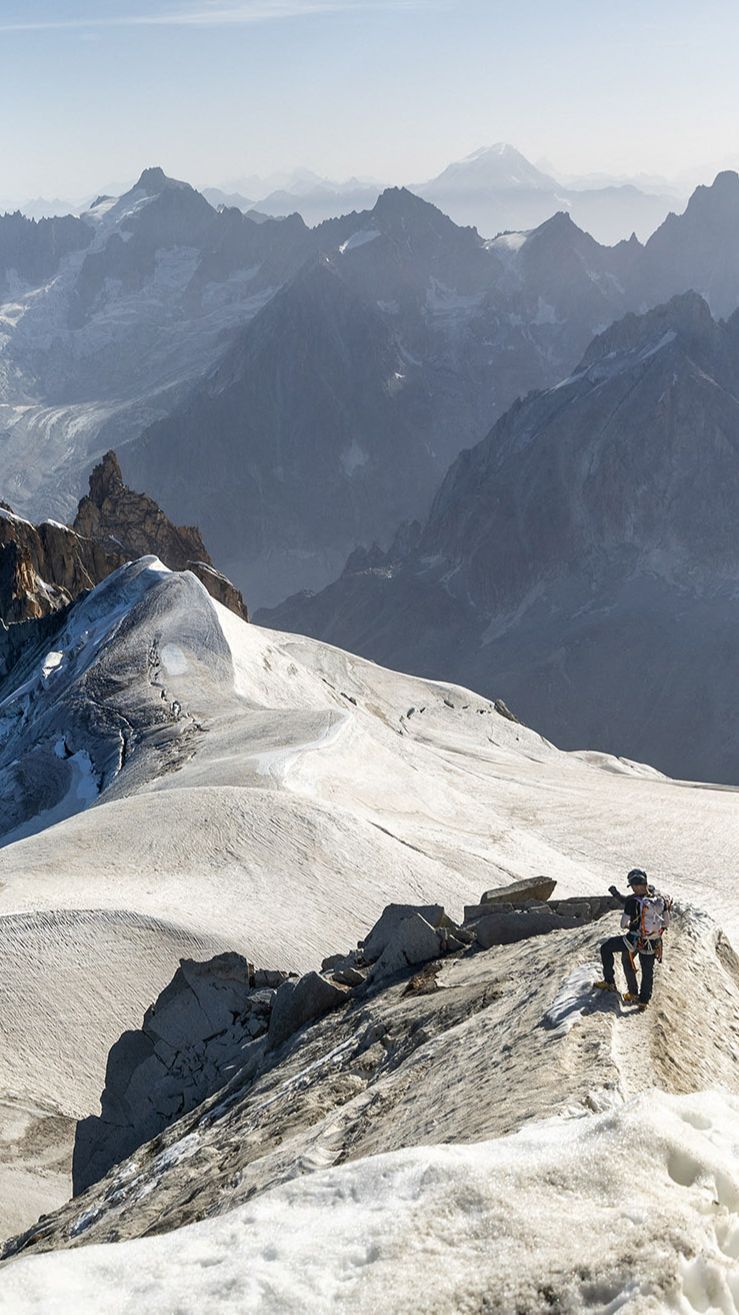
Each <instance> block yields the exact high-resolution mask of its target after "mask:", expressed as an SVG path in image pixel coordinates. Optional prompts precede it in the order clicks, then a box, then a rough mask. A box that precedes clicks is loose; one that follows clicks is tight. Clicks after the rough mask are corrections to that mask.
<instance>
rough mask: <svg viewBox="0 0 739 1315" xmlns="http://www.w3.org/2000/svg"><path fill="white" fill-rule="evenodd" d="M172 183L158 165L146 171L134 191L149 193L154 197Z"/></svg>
mask: <svg viewBox="0 0 739 1315" xmlns="http://www.w3.org/2000/svg"><path fill="white" fill-rule="evenodd" d="M170 181H171V180H170V179H169V178H168V177H167V175H166V174H165V172H164V170H163V169H162V168H161V167H160V166H159V165H158V164H157V165H153V166H152V167H151V168H149V169H144V171H143V172H142V174H141V177H140V178H139V180H138V182H137V183H136V184H135V185H134V187H133V189H132V190H133V191H136V192H138V191H141V192H149V193H151V194H152V195H153V194H154V193H156V192H161V190H162V188H164V187H166V186H167V183H168V182H170Z"/></svg>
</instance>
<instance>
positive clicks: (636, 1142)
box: [0, 1092, 739, 1315]
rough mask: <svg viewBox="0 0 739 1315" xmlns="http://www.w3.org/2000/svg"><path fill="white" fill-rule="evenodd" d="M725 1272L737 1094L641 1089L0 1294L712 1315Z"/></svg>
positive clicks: (89, 1314)
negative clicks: (617, 1100)
mask: <svg viewBox="0 0 739 1315" xmlns="http://www.w3.org/2000/svg"><path fill="white" fill-rule="evenodd" d="M738 1258H739V1099H738V1098H737V1097H736V1096H730V1095H727V1094H725V1093H721V1092H706V1093H701V1094H698V1095H689V1096H671V1097H668V1096H665V1095H663V1094H659V1093H649V1094H642V1095H640V1096H636V1097H634V1098H632V1099H631V1100H630V1101H628V1102H627V1103H626V1104H624V1105H623V1106H621V1107H615V1108H613V1109H606V1110H604V1111H603V1112H601V1113H597V1114H590V1115H587V1116H583V1117H581V1118H570V1119H551V1120H545V1121H542V1122H539V1123H533V1124H529V1125H528V1126H527V1127H525V1128H523V1129H522V1130H521V1131H520V1132H518V1133H515V1134H514V1135H512V1136H509V1137H503V1138H498V1139H497V1140H495V1141H488V1142H482V1143H479V1144H477V1145H467V1146H464V1145H458V1146H434V1147H424V1148H422V1149H413V1150H404V1151H397V1152H395V1153H393V1154H390V1155H379V1156H373V1157H369V1158H367V1159H363V1160H360V1161H359V1162H358V1163H355V1164H349V1165H345V1166H342V1167H340V1168H336V1169H331V1170H328V1171H324V1172H317V1173H312V1174H308V1175H306V1176H305V1177H302V1178H298V1179H297V1180H296V1181H293V1182H290V1183H287V1184H285V1186H283V1187H278V1188H276V1189H275V1190H273V1191H271V1192H268V1193H267V1194H265V1195H263V1196H261V1197H260V1198H258V1199H257V1200H256V1202H255V1203H254V1204H252V1205H247V1206H242V1207H241V1208H239V1209H238V1210H234V1211H232V1212H230V1213H228V1214H226V1215H224V1216H222V1217H220V1218H217V1219H210V1220H206V1221H205V1222H203V1223H200V1224H193V1225H191V1226H190V1227H188V1228H186V1229H181V1230H177V1231H175V1232H172V1233H168V1234H165V1235H164V1236H160V1237H151V1238H145V1239H141V1240H137V1241H135V1242H120V1243H117V1244H114V1245H108V1246H93V1247H88V1248H83V1249H80V1250H74V1251H68V1252H58V1253H49V1254H47V1255H44V1256H40V1257H38V1258H28V1259H23V1258H21V1259H20V1260H18V1261H16V1262H15V1263H13V1264H11V1265H10V1266H9V1267H8V1268H7V1269H6V1270H5V1271H4V1272H3V1275H2V1279H1V1280H0V1290H2V1292H3V1295H4V1298H5V1300H6V1302H8V1303H10V1304H9V1307H8V1308H9V1309H12V1310H13V1311H14V1312H15V1313H16V1315H67V1313H68V1312H69V1311H72V1310H74V1311H75V1313H76V1315H98V1313H99V1312H100V1311H101V1310H105V1311H106V1312H107V1315H141V1312H154V1311H157V1310H164V1309H166V1310H177V1312H178V1313H179V1315H203V1313H204V1312H216V1311H217V1312H219V1315H226V1313H227V1312H234V1315H236V1313H237V1312H239V1313H240V1312H243V1311H247V1310H248V1311H250V1312H255V1315H256V1312H258V1313H259V1315H288V1313H289V1315H302V1313H303V1312H305V1311H308V1310H310V1311H311V1312H313V1313H314V1315H340V1313H341V1312H356V1315H374V1312H375V1311H378V1310H389V1311H395V1312H401V1311H402V1312H410V1311H413V1312H417V1313H418V1315H449V1312H451V1311H454V1312H455V1315H477V1313H478V1312H479V1311H481V1310H485V1311H486V1312H490V1315H507V1313H508V1312H511V1311H526V1312H531V1315H533V1313H534V1312H540V1311H545V1310H548V1309H557V1310H559V1311H562V1312H567V1313H568V1315H575V1312H582V1311H591V1312H595V1311H598V1312H600V1313H601V1315H611V1313H615V1312H616V1311H620V1312H624V1315H641V1312H645V1313H646V1312H649V1311H651V1312H661V1313H664V1312H667V1311H673V1312H681V1313H684V1315H693V1312H695V1311H703V1312H709V1311H710V1312H722V1315H732V1313H733V1312H736V1311H737V1310H739V1269H738V1268H737V1259H738ZM555 1303H556V1304H555Z"/></svg>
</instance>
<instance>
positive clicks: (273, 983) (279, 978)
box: [252, 968, 290, 999]
mask: <svg viewBox="0 0 739 1315" xmlns="http://www.w3.org/2000/svg"><path fill="white" fill-rule="evenodd" d="M289 976H290V973H283V972H279V971H278V970H277V969H273V968H257V971H256V972H255V973H254V985H255V987H257V989H259V988H260V987H262V986H269V987H272V989H273V990H275V991H276V990H277V987H278V986H282V983H283V982H286V981H287V979H288V977H289ZM252 999H253V997H252Z"/></svg>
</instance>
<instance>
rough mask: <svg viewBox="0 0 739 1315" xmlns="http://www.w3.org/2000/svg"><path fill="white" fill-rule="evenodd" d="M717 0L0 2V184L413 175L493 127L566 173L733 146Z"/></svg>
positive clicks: (423, 173)
mask: <svg viewBox="0 0 739 1315" xmlns="http://www.w3.org/2000/svg"><path fill="white" fill-rule="evenodd" d="M738 38H739V6H737V5H736V4H735V3H734V0H704V2H703V4H702V5H701V6H700V7H698V6H696V5H695V4H694V0H691V2H690V3H687V0H642V2H641V3H636V2H635V0H620V2H619V4H618V5H614V4H613V3H612V2H611V0H608V3H605V2H604V0H510V3H509V2H506V3H499V0H148V2H147V3H144V2H143V0H53V2H52V0H0V71H1V74H2V88H3V93H4V94H3V103H4V106H5V108H6V113H5V116H4V121H5V141H4V150H3V169H2V174H0V197H2V198H8V197H12V198H16V199H22V198H23V197H25V196H27V195H28V196H30V195H35V194H38V193H43V194H45V195H47V196H49V195H61V196H77V195H82V194H84V193H86V192H94V191H96V190H98V189H99V188H100V187H103V186H105V185H107V184H110V183H114V182H118V181H121V182H122V181H125V180H127V179H129V178H131V177H134V176H135V175H137V174H138V173H139V172H140V170H141V168H142V167H144V165H146V164H154V163H158V164H162V165H163V167H164V168H165V169H166V170H167V172H168V173H171V174H173V175H175V176H177V177H185V178H188V179H189V180H190V181H193V182H195V183H198V184H201V185H204V184H206V183H219V182H222V181H225V180H229V179H235V178H237V177H239V176H243V175H245V174H249V173H252V172H256V173H269V172H272V171H274V170H279V169H290V168H293V167H295V166H297V165H304V166H306V167H308V168H313V169H315V170H316V171H317V172H319V173H325V174H328V175H331V176H337V177H342V176H346V175H349V174H351V173H363V174H372V175H375V176H376V177H379V178H380V179H382V180H385V181H389V182H397V181H414V180H418V181H420V180H421V179H424V178H426V177H429V176H431V175H433V174H434V173H436V172H438V171H439V170H440V169H441V168H443V167H444V165H445V164H447V163H448V162H449V161H450V160H452V159H459V158H460V157H462V156H464V155H466V154H468V153H469V152H470V151H472V150H475V149H476V148H477V147H478V146H481V145H484V144H488V143H492V142H496V141H501V140H503V141H510V142H512V143H513V144H514V145H516V146H518V147H519V149H521V150H522V151H523V152H524V153H525V154H526V155H528V156H529V157H530V158H532V159H534V160H538V159H541V158H542V157H544V158H547V159H549V160H551V161H552V163H553V164H554V165H555V166H556V167H558V168H559V169H561V170H565V171H576V170H581V171H587V170H604V171H612V172H616V171H634V172H636V171H639V170H646V171H650V172H665V173H670V174H673V173H677V172H679V171H680V170H681V169H685V168H688V167H692V166H694V165H699V166H701V167H702V166H705V167H706V168H707V169H710V168H711V167H714V166H716V165H718V164H721V163H728V162H730V161H732V162H736V161H739V139H737V136H736V132H735V127H736V124H737V123H738V122H739V115H738V114H737V111H738V110H739V103H738V102H739V93H738V92H737V86H738V85H739V82H738V80H737V78H736V75H735V69H734V62H735V52H736V50H737V48H738V44H737V41H738Z"/></svg>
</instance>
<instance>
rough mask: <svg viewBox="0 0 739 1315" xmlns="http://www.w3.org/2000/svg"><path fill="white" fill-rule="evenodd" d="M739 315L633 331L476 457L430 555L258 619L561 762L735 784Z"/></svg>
mask: <svg viewBox="0 0 739 1315" xmlns="http://www.w3.org/2000/svg"><path fill="white" fill-rule="evenodd" d="M738 458H739V316H737V315H734V316H733V317H732V319H731V320H729V321H728V322H726V323H721V322H718V323H717V322H715V321H714V320H713V318H712V316H711V314H710V312H709V310H708V307H707V305H706V304H705V303H704V302H703V301H702V300H701V298H700V297H698V296H696V295H695V294H685V295H683V296H681V297H678V298H675V299H674V300H673V301H672V302H670V303H669V304H668V305H667V306H664V307H660V308H657V309H656V310H654V311H651V312H649V313H648V314H646V315H643V316H635V315H629V316H627V317H626V318H625V319H624V320H623V321H622V322H620V323H619V324H617V325H615V326H614V327H613V328H611V329H610V330H608V331H606V332H605V333H604V334H602V335H600V336H599V337H598V338H596V339H595V340H594V342H593V343H592V345H591V347H590V348H589V349H588V351H587V352H586V354H585V357H584V358H583V361H582V362H581V365H580V366H579V368H578V369H577V370H576V372H575V373H574V374H573V375H572V376H570V377H569V378H568V379H566V380H564V381H562V383H560V384H559V385H558V386H556V387H555V388H552V389H549V390H547V391H546V392H542V393H538V394H532V395H531V396H530V397H529V398H527V399H526V401H524V402H522V403H518V404H516V405H515V406H514V407H512V408H511V410H510V411H509V412H508V413H507V414H506V415H505V416H504V417H503V418H502V419H501V420H500V421H499V423H498V424H497V425H496V426H495V428H494V429H493V431H492V432H491V434H490V435H489V437H488V438H487V439H486V440H485V441H484V442H482V443H480V444H478V445H477V446H476V447H474V448H472V449H469V450H467V451H466V452H464V453H462V455H461V456H460V457H459V458H458V460H457V461H456V462H455V463H454V464H453V466H452V467H451V469H450V471H449V473H448V475H447V477H446V479H445V480H444V482H443V484H442V486H441V489H440V490H439V493H438V494H437V497H436V499H435V501H434V504H433V508H432V511H431V514H430V516H429V517H428V520H427V522H426V524H425V526H424V528H423V531H422V534H421V538H420V542H419V544H418V546H417V548H416V549H415V550H412V551H411V552H409V553H407V554H405V555H404V556H401V557H400V559H398V558H397V557H396V559H395V560H390V555H388V557H387V558H386V559H385V560H384V561H383V560H378V559H377V558H375V559H374V560H373V563H372V566H371V567H365V568H364V569H361V565H362V564H361V559H360V558H355V563H356V565H357V566H359V567H360V569H359V570H357V569H355V570H353V571H352V572H349V573H347V575H346V576H344V577H343V578H342V579H341V580H338V581H336V582H335V583H334V584H333V585H332V586H330V587H329V588H328V589H326V590H324V591H323V592H322V593H321V594H319V595H317V596H316V597H315V598H310V597H306V596H299V597H297V598H295V599H294V600H288V602H287V603H286V604H285V605H284V606H283V607H282V608H277V609H275V610H274V611H273V612H271V613H265V614H264V615H263V617H262V619H263V620H264V622H265V623H266V624H272V625H275V626H277V627H284V628H285V629H288V630H289V629H295V630H300V631H301V632H302V633H308V634H314V635H316V636H317V637H320V638H322V639H324V640H329V641H330V642H332V643H337V644H340V645H343V646H345V647H348V648H355V649H356V648H359V649H360V650H361V651H362V652H363V653H364V654H365V655H367V656H369V657H372V658H373V659H375V660H377V661H380V662H386V663H388V664H389V665H394V666H399V667H402V668H404V669H409V668H410V669H412V670H415V671H416V672H418V673H419V674H423V675H431V676H439V675H441V674H442V673H443V674H444V676H445V677H446V678H447V679H448V678H453V679H455V680H457V681H459V682H460V683H462V684H465V685H467V686H470V687H472V688H477V689H479V690H481V691H483V692H484V691H490V690H491V689H493V688H494V689H495V691H497V692H498V693H499V694H502V696H503V697H504V698H505V699H506V700H507V701H508V702H509V703H510V704H511V706H512V707H514V708H515V709H516V711H517V712H518V713H520V715H521V716H522V717H523V718H524V719H525V720H526V722H527V723H528V724H533V725H536V726H537V727H538V728H539V729H540V730H541V731H542V732H543V733H544V734H546V735H547V736H549V737H550V738H552V739H553V740H554V741H555V742H556V743H558V744H560V745H561V746H562V747H564V748H581V747H583V746H584V745H587V746H589V747H594V748H602V749H605V750H608V751H609V752H615V753H617V754H620V755H622V756H624V757H627V758H635V759H639V760H641V761H646V762H650V763H652V764H654V765H655V766H657V767H659V768H660V769H662V770H664V771H667V772H669V773H670V774H671V775H677V776H688V777H691V778H695V779H700V780H720V781H730V782H736V780H737V764H736V753H735V746H734V736H735V735H736V734H737V731H739V723H737V719H736V714H735V712H734V704H735V700H734V698H733V696H732V694H731V681H732V675H731V672H732V670H733V659H732V656H731V655H732V654H733V653H735V652H736V647H737V645H738V644H739V611H738V610H737V586H736V580H737V574H738V573H739V557H738V555H737V545H736V534H735V524H736V515H737V484H736V470H737V460H738Z"/></svg>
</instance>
